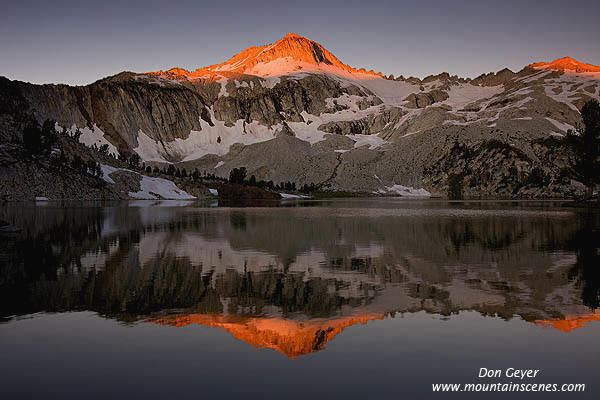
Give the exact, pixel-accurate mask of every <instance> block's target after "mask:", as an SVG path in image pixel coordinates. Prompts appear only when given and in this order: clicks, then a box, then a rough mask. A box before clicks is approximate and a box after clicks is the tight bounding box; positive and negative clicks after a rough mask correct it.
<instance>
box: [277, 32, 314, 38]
mask: <svg viewBox="0 0 600 400" xmlns="http://www.w3.org/2000/svg"><path fill="white" fill-rule="evenodd" d="M283 39H304V40H309V39H307V38H305V37H304V36H300V35H298V34H296V33H293V32H290V33H288V34H287V35H285V36H284V37H283ZM283 39H282V40H283Z"/></svg>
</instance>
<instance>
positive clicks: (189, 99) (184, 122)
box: [18, 81, 212, 154]
mask: <svg viewBox="0 0 600 400" xmlns="http://www.w3.org/2000/svg"><path fill="white" fill-rule="evenodd" d="M18 89H19V90H20V92H21V93H22V95H23V96H24V97H25V98H26V99H27V100H28V103H29V104H28V112H30V113H31V114H33V115H34V116H35V117H36V118H37V120H38V121H44V120H46V119H53V120H55V121H56V122H57V123H59V124H60V125H62V126H67V127H70V126H71V125H72V124H76V125H77V126H80V127H82V126H88V127H91V126H93V125H94V124H96V125H97V126H98V127H99V128H100V129H101V130H102V131H103V132H104V133H105V134H106V136H107V139H108V140H109V141H111V142H112V143H113V144H115V145H116V146H117V148H118V149H119V151H120V152H122V153H125V154H127V153H130V151H131V150H132V149H134V148H135V147H137V146H138V141H137V134H138V132H139V131H140V130H141V131H142V132H144V133H146V134H148V135H149V136H151V137H153V138H154V139H155V140H158V141H172V140H174V139H175V138H186V137H187V136H188V135H189V132H190V130H200V129H201V126H200V122H199V120H200V118H202V119H203V120H205V121H207V122H211V123H212V121H211V120H210V116H209V115H208V112H207V110H206V103H205V102H204V100H203V99H202V97H201V96H200V95H199V94H197V93H195V92H193V91H192V90H189V89H187V88H185V87H177V86H169V87H161V86H159V85H149V84H146V83H141V82H135V81H121V82H110V81H99V82H96V83H93V84H91V85H89V86H75V87H73V86H65V85H41V86H40V85H30V84H25V83H21V82H19V83H18Z"/></svg>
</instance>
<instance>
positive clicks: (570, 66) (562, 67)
mask: <svg viewBox="0 0 600 400" xmlns="http://www.w3.org/2000/svg"><path fill="white" fill-rule="evenodd" d="M529 67H531V68H533V69H550V70H554V71H562V72H564V71H569V72H576V73H584V72H600V67H599V66H596V65H592V64H585V63H582V62H580V61H577V60H576V59H574V58H571V57H563V58H559V59H556V60H554V61H552V62H538V63H535V64H530V65H529Z"/></svg>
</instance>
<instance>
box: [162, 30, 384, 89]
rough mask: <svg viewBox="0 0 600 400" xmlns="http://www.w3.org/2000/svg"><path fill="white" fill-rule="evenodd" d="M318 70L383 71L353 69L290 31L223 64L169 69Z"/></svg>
mask: <svg viewBox="0 0 600 400" xmlns="http://www.w3.org/2000/svg"><path fill="white" fill-rule="evenodd" d="M319 71H320V72H328V73H335V74H338V75H348V74H351V75H364V76H368V77H370V78H378V77H381V76H382V75H381V73H375V72H373V71H372V70H371V71H366V70H365V69H364V68H361V69H355V68H352V67H350V66H348V65H346V64H344V63H343V62H341V61H340V60H339V59H338V58H337V57H336V56H334V55H333V54H332V53H331V52H330V51H328V50H327V49H326V48H324V47H323V46H321V45H320V44H319V43H317V42H315V41H312V40H310V39H307V38H305V37H303V36H300V35H297V34H295V33H289V34H287V35H286V36H285V37H283V38H282V39H280V40H278V41H277V42H275V43H272V44H267V45H264V46H257V47H255V46H253V47H249V48H247V49H246V50H243V51H242V52H240V53H238V54H236V55H235V56H233V57H231V58H230V59H229V60H227V61H225V62H223V63H221V64H217V65H211V66H209V67H204V68H199V69H197V70H195V71H192V72H190V71H186V70H184V69H182V68H172V69H170V70H168V71H166V72H167V74H170V75H178V76H187V77H203V76H206V75H212V74H215V73H219V72H228V73H238V74H247V75H255V76H261V77H269V76H279V75H286V74H290V73H293V72H319ZM157 73H162V71H158V72H157Z"/></svg>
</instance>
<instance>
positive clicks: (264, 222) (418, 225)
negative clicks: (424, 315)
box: [0, 201, 600, 357]
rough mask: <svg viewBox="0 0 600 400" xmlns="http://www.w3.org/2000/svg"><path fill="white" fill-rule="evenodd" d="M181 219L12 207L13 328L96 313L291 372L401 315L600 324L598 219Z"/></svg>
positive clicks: (427, 212)
mask: <svg viewBox="0 0 600 400" xmlns="http://www.w3.org/2000/svg"><path fill="white" fill-rule="evenodd" d="M141 205H144V204H143V203H142V204H141ZM181 205H183V207H173V206H168V207H157V206H154V207H136V206H135V205H134V206H119V205H115V206H108V207H101V206H98V207H93V206H92V207H90V206H86V207H75V208H64V207H56V208H53V207H52V206H49V207H33V206H32V207H23V206H14V207H13V206H7V207H5V208H4V209H3V210H2V215H1V216H0V218H1V219H4V220H7V221H9V222H10V223H11V224H14V225H17V226H21V227H23V228H24V231H23V232H22V233H21V234H19V235H12V236H6V237H3V238H2V239H3V240H1V241H0V242H1V244H0V300H1V301H0V304H1V305H0V311H1V316H2V317H5V318H6V317H10V316H14V315H24V314H29V313H33V312H38V311H49V312H55V311H69V310H93V311H96V312H98V313H100V314H102V315H105V316H107V317H110V318H116V319H118V320H121V321H126V322H134V321H138V320H149V321H152V322H156V323H159V324H165V325H173V326H182V325H187V324H190V323H199V324H203V325H208V326H218V327H221V328H224V329H227V330H228V331H230V332H231V333H232V334H233V335H234V336H235V337H237V338H239V339H242V340H245V341H247V342H248V343H251V344H253V345H255V346H257V347H270V348H274V349H276V350H278V351H280V352H282V353H284V354H286V355H288V356H290V357H296V356H299V355H302V354H307V353H309V352H312V351H316V350H319V349H321V348H323V345H324V344H325V343H326V342H327V341H328V340H331V339H332V338H333V337H334V336H335V335H337V334H338V333H339V332H341V331H342V330H343V329H345V328H346V327H348V326H351V325H353V324H356V323H359V322H360V323H366V322H367V321H369V320H372V319H380V318H384V317H385V316H388V315H391V314H394V313H397V312H401V313H403V312H418V311H426V312H429V313H438V314H442V315H451V314H453V313H457V312H459V311H462V310H475V311H478V312H480V313H482V314H484V315H497V316H500V317H502V318H512V317H514V316H520V317H521V318H523V319H525V320H527V321H532V322H534V321H535V322H537V323H540V324H542V325H549V326H555V327H557V328H559V329H561V327H562V326H563V325H564V326H583V324H584V323H585V322H586V321H590V320H597V319H598V314H597V313H595V312H594V309H596V308H597V307H598V298H599V293H600V289H599V288H600V286H599V282H600V278H599V277H598V271H597V267H596V266H597V265H599V264H600V263H598V261H599V260H598V243H600V241H599V240H598V226H600V224H599V218H598V215H597V214H589V213H583V214H582V212H578V211H574V210H571V209H561V208H552V207H550V206H548V205H542V206H540V207H533V206H523V205H522V206H518V207H517V206H511V205H507V204H501V203H499V204H491V203H490V204H486V203H473V204H468V203H467V204H462V205H452V204H444V203H434V202H430V203H425V204H419V203H410V202H403V203H401V204H398V203H394V202H389V201H376V202H374V203H373V204H368V205H367V206H366V207H365V204H361V203H357V202H336V203H335V205H331V204H326V203H319V204H318V205H319V206H317V207H289V208H245V209H224V208H202V207H198V206H196V205H190V204H187V203H184V204H181ZM186 205H187V206H186ZM398 206H401V207H402V208H397V207H398ZM577 318H580V319H581V321H583V322H582V323H581V324H580V325H577V324H578V322H572V321H575V320H576V319H577ZM584 319H585V321H584ZM561 321H563V322H561ZM565 321H567V322H565ZM568 321H571V322H568ZM569 324H570V325H569ZM562 330H565V331H568V330H569V329H562Z"/></svg>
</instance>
